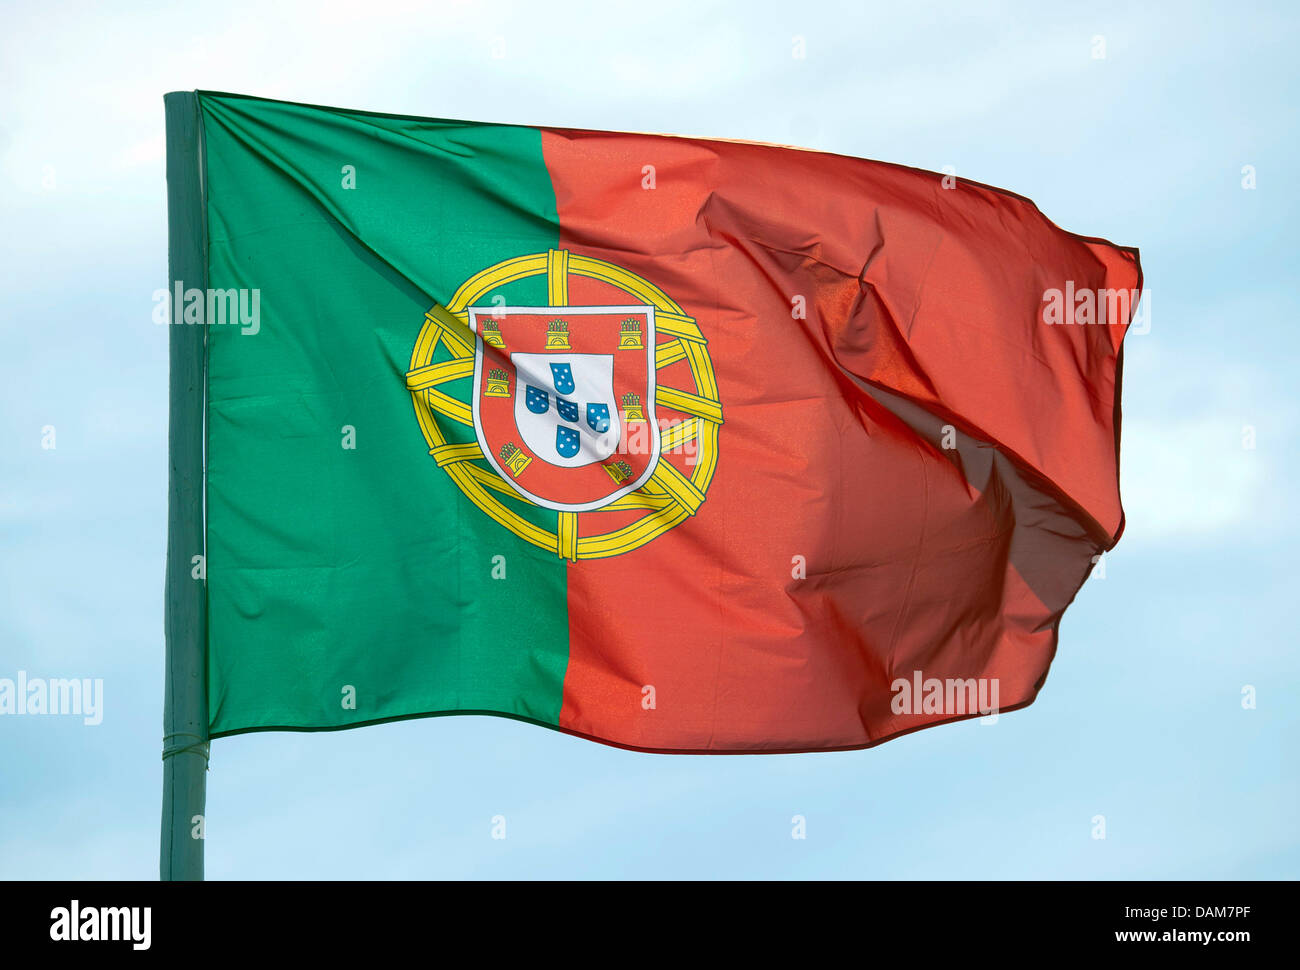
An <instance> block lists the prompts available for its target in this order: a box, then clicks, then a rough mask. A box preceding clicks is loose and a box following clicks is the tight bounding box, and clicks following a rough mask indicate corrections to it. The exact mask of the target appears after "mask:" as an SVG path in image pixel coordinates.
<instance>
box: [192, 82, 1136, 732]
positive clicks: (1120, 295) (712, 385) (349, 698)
mask: <svg viewBox="0 0 1300 970" xmlns="http://www.w3.org/2000/svg"><path fill="white" fill-rule="evenodd" d="M194 103H195V105H196V108H195V110H196V113H197V125H196V127H195V130H194V134H193V136H192V137H190V138H189V142H188V143H187V144H179V143H178V135H177V134H176V133H175V132H173V135H172V142H171V144H170V146H169V150H172V151H180V150H185V151H189V152H193V153H194V154H195V156H196V157H197V159H198V163H197V170H198V172H199V173H200V175H199V178H198V182H197V186H196V191H195V192H193V193H190V194H186V193H185V192H180V191H175V192H173V199H174V203H173V210H172V213H171V219H172V223H171V225H172V231H173V233H174V234H175V233H177V232H178V231H181V232H188V233H191V234H193V235H194V238H196V239H198V240H200V242H201V245H200V247H199V250H198V256H197V258H196V260H195V261H194V262H193V264H192V265H194V266H196V267H197V270H196V271H197V272H198V275H199V276H200V277H202V278H197V279H174V280H173V281H172V287H171V290H170V291H169V293H168V298H167V299H168V302H169V303H170V309H171V320H172V324H173V331H175V330H176V329H177V328H183V329H184V336H186V337H187V338H188V337H189V336H190V335H193V339H196V340H200V341H201V342H202V350H201V363H202V368H201V372H202V377H201V382H200V385H199V386H197V387H195V388H193V394H192V395H191V397H192V399H193V400H195V401H201V408H202V418H203V421H202V424H203V434H204V435H205V439H204V441H203V442H202V444H203V447H204V448H205V449H206V450H205V452H204V455H203V476H204V477H203V483H202V484H203V495H204V506H203V509H202V515H203V519H202V536H203V548H202V549H197V550H194V553H195V555H194V556H193V557H192V562H193V581H194V582H197V583H202V584H205V589H206V600H205V601H204V602H202V603H201V606H200V607H199V608H201V609H203V610H205V611H206V613H205V617H206V619H205V623H204V624H202V626H201V631H202V632H201V636H202V638H203V646H204V655H205V658H206V659H205V660H204V661H203V669H202V670H201V675H202V677H203V679H204V689H205V692H206V700H207V715H206V717H207V726H208V729H209V733H210V736H212V737H220V736H224V735H232V734H239V733H242V732H247V731H257V730H274V729H293V730H323V729H336V728H344V727H351V726H356V725H362V724H371V723H377V722H383V721H390V720H395V719H400V718H411V717H422V716H430V715H440V714H492V715H501V716H505V717H511V718H517V719H520V720H523V721H527V722H531V723H535V724H539V725H544V726H547V727H550V728H554V729H558V730H560V731H564V732H568V733H570V734H573V735H578V736H582V737H586V738H591V739H594V740H598V741H603V742H606V743H610V744H614V745H619V746H624V747H628V748H634V749H640V750H649V751H660V752H718V753H720V752H775V751H811V750H830V749H843V748H856V747H864V746H869V745H872V744H876V743H878V742H880V741H883V740H886V739H889V738H892V737H896V736H898V735H900V734H903V733H905V732H908V731H911V730H915V729H917V728H919V727H924V726H927V725H932V724H937V723H941V722H947V721H953V720H959V719H962V718H966V717H978V716H986V717H990V716H996V714H997V713H998V712H999V711H1001V712H1005V711H1008V710H1011V709H1014V708H1018V707H1022V706H1024V705H1026V704H1029V703H1030V702H1031V701H1033V700H1034V698H1035V697H1036V695H1037V693H1038V691H1039V689H1040V688H1041V687H1042V686H1043V683H1044V680H1045V678H1046V676H1047V672H1048V667H1049V665H1050V663H1051V661H1052V658H1053V655H1054V653H1055V650H1056V647H1057V639H1058V629H1059V626H1060V622H1061V618H1062V614H1063V612H1064V610H1065V608H1066V606H1067V605H1068V604H1069V603H1070V602H1071V600H1072V599H1073V598H1074V596H1075V594H1076V593H1077V592H1078V590H1079V589H1080V587H1081V585H1082V584H1083V582H1084V581H1085V579H1086V578H1087V577H1088V575H1089V573H1090V571H1091V570H1092V569H1093V567H1094V565H1095V564H1097V563H1098V562H1099V560H1100V557H1101V556H1102V554H1103V553H1104V552H1105V550H1107V549H1109V548H1111V547H1112V546H1113V545H1114V544H1115V542H1116V541H1117V540H1118V538H1119V535H1120V532H1121V531H1122V528H1123V513H1122V510H1121V507H1120V499H1119V492H1118V452H1119V431H1120V407H1119V403H1120V373H1121V342H1122V339H1123V337H1124V334H1125V330H1126V329H1127V327H1128V326H1129V324H1130V321H1131V319H1132V318H1133V314H1134V311H1135V308H1136V305H1137V301H1138V298H1139V295H1140V290H1141V272H1140V269H1139V265H1138V256H1137V252H1136V250H1133V249H1129V248H1123V247H1118V246H1115V245H1112V244H1110V243H1108V242H1105V241H1104V240H1100V239H1095V238H1088V237H1083V236H1079V235H1075V234H1073V233H1070V232H1066V231H1063V230H1062V229H1060V228H1058V227H1057V226H1056V225H1054V224H1053V223H1052V222H1051V221H1049V220H1048V219H1047V218H1046V217H1044V216H1043V215H1042V214H1041V213H1040V212H1039V211H1038V209H1037V208H1036V207H1035V206H1034V205H1033V203H1032V202H1030V201H1029V200H1027V199H1025V198H1023V197H1021V196H1018V195H1015V194H1012V193H1010V192H1006V191H1003V190H999V189H994V188H990V187H987V186H984V185H980V184H976V183H972V182H967V181H964V180H961V179H957V178H956V177H954V176H951V175H947V176H945V175H940V174H934V173H930V172H924V171H919V170H916V169H911V168H906V167H902V166H897V165H891V164H884V163H880V162H874V161H866V160H862V159H857V158H848V157H844V156H840V155H834V154H828V153H823V152H815V151H805V150H799V149H792V148H784V147H778V146H772V145H764V144H753V143H746V142H737V141H725V140H714V139H706V138H686V137H671V136H659V135H644V134H628V133H612V132H601V131H585V130H582V131H580V130H570V129H561V128H537V127H526V126H518V125H503V124H479V123H472V122H465V121H449V120H439V119H433V118H419V117H409V116H403V115H391V114H379V113H375V112H368V111H353V110H342V109H337V108H325V107H315V106H308V105H301V104H292V103H285V102H279V101H269V100H262V99H256V98H249V97H243V96H236V95H229V94H216V93H208V92H199V93H198V94H197V95H196V97H195V99H194ZM1079 191H1081V192H1085V193H1086V192H1087V187H1086V186H1082V187H1080V189H1079ZM173 337H174V339H175V337H176V334H175V332H174V333H173ZM174 406H175V405H174ZM196 406H200V405H196ZM178 436H182V437H183V427H182V426H181V425H180V424H178V423H176V420H175V412H174V423H173V442H174V448H175V447H176V444H175V442H176V441H177V438H178ZM180 444H181V445H182V446H186V442H184V441H181V442H180ZM188 447H190V448H191V449H193V447H194V442H192V441H191V442H189V443H188ZM188 453H189V452H187V454H188ZM176 534H177V535H180V534H181V533H176ZM173 566H175V564H173ZM185 568H189V563H188V562H187V563H185ZM182 740H184V738H182Z"/></svg>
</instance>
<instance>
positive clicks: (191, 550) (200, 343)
mask: <svg viewBox="0 0 1300 970" xmlns="http://www.w3.org/2000/svg"><path fill="white" fill-rule="evenodd" d="M163 105H164V108H165V111H166V116H167V262H168V269H169V276H170V286H169V288H168V289H169V292H171V293H172V294H175V292H176V290H177V288H178V287H179V288H180V289H181V290H182V291H184V290H186V289H190V288H192V287H197V288H199V289H201V290H203V291H205V292H206V289H207V229H206V219H205V214H204V187H203V177H204V173H203V147H202V145H203V131H202V123H201V121H200V119H199V100H198V96H197V95H196V94H195V93H194V92H181V93H173V94H168V95H166V96H165V97H164V98H163ZM177 303H178V301H177V300H175V298H174V296H173V297H172V307H171V323H172V325H171V326H170V327H169V330H170V411H169V422H168V430H167V449H168V489H167V586H166V607H165V614H164V621H163V622H164V627H165V633H166V653H167V660H166V675H165V676H166V686H165V698H164V702H163V754H162V756H163V804H162V841H161V853H160V856H159V867H158V868H159V876H160V877H161V878H162V879H167V880H170V879H191V880H196V879H202V878H203V835H204V823H205V820H204V811H205V808H204V803H205V801H206V799H207V770H208V699H207V671H206V645H207V619H208V617H207V580H206V578H204V577H206V574H207V573H206V565H207V563H206V559H198V560H196V558H195V557H199V556H204V555H205V552H206V550H205V548H204V528H203V498H204V475H203V452H204V438H205V428H204V411H205V395H206V390H207V385H206V382H205V379H204V363H205V357H206V337H207V335H206V332H205V328H204V327H202V326H186V325H184V324H182V323H179V320H180V307H179V306H178V305H177Z"/></svg>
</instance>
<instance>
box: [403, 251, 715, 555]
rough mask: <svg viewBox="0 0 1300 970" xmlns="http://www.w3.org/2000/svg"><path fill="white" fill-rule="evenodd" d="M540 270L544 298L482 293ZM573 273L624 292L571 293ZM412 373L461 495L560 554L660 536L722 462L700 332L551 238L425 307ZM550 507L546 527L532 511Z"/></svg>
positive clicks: (617, 551)
mask: <svg viewBox="0 0 1300 970" xmlns="http://www.w3.org/2000/svg"><path fill="white" fill-rule="evenodd" d="M543 275H544V276H545V277H546V291H547V306H546V307H503V306H501V305H500V304H501V302H502V298H501V297H500V296H497V297H496V299H495V300H494V301H493V302H492V304H491V305H489V304H480V301H482V300H484V299H485V298H486V297H488V295H489V294H491V293H493V292H494V291H498V290H500V289H501V288H502V287H504V286H507V285H508V284H511V283H515V282H518V281H520V280H525V279H529V278H532V277H537V276H543ZM571 277H586V278H588V279H592V280H598V281H601V282H603V283H606V284H609V285H611V286H613V287H616V288H617V289H618V290H619V291H622V293H624V294H626V295H627V300H626V301H624V302H621V303H619V304H618V305H616V306H572V305H570V304H569V281H570V278H571ZM439 348H442V352H439ZM523 351H533V352H523ZM581 351H586V352H581ZM678 361H685V362H686V364H687V367H688V368H689V375H690V379H689V381H687V379H686V374H687V371H686V370H683V369H682V368H676V369H675V370H672V371H670V372H669V373H672V374H673V375H675V376H674V377H673V378H671V379H665V380H661V374H663V373H664V372H665V371H666V370H667V369H668V368H670V366H671V365H672V364H675V363H677V362H678ZM548 368H549V370H548ZM637 381H639V382H640V383H639V384H638V383H637ZM683 383H684V384H689V386H686V387H681V386H677V385H678V384H683ZM406 386H407V388H408V389H409V390H410V392H411V400H412V401H413V402H414V405H415V414H416V418H417V419H418V420H419V423H420V430H421V431H422V432H423V434H424V438H425V441H426V442H427V443H428V446H429V454H430V455H431V456H432V457H433V459H434V460H435V461H436V462H437V463H438V466H439V467H440V468H442V469H443V470H444V471H446V472H447V474H448V475H450V476H451V480H452V481H453V482H455V483H456V486H457V487H458V488H459V489H460V490H461V491H462V492H463V493H464V494H465V496H466V497H467V498H469V500H470V501H472V502H473V503H474V504H475V505H477V506H478V507H479V508H480V509H482V510H483V511H484V512H486V513H487V514H488V515H489V516H491V517H492V518H493V519H495V520H496V521H497V522H499V523H500V524H501V525H503V526H505V527H506V528H507V529H509V530H510V531H511V532H513V533H515V534H516V535H517V536H519V537H520V538H522V539H525V540H527V541H528V542H531V543H532V544H533V545H535V546H538V547H540V548H542V549H546V550H548V551H550V552H553V553H555V554H556V555H557V556H559V557H560V558H562V559H567V560H570V561H574V562H576V561H577V560H580V559H600V558H604V557H607V556H617V555H621V554H622V553H625V552H631V551H632V550H634V549H637V548H639V547H640V546H642V545H644V544H645V543H647V542H649V541H650V540H652V539H654V538H655V537H657V536H659V535H662V534H663V533H664V532H667V531H668V530H669V529H671V528H673V527H674V526H676V525H678V524H680V523H681V522H683V521H685V520H686V519H687V518H689V517H690V516H692V515H695V514H696V512H698V511H699V509H700V506H701V504H702V503H703V502H704V500H705V497H706V495H707V492H708V488H709V483H710V481H711V480H712V479H713V474H714V471H715V470H716V468H717V463H718V432H719V429H720V427H721V425H722V405H721V403H720V402H719V399H718V384H717V379H716V377H715V375H714V373H713V363H712V361H711V360H710V359H709V353H708V342H707V341H706V340H705V338H704V335H703V334H702V333H701V332H700V328H699V327H698V326H697V325H696V322H695V320H694V318H692V317H691V316H689V315H688V314H687V313H686V312H685V311H683V309H682V308H681V306H679V305H678V304H677V303H676V302H675V301H674V300H672V299H671V298H670V297H669V296H668V295H667V294H666V293H664V292H663V290H661V289H659V287H657V286H655V285H654V284H653V283H650V282H649V281H647V280H645V279H642V278H641V277H640V276H637V275H636V274H635V273H632V272H629V271H628V270H626V269H624V268H622V267H621V266H617V265H615V264H613V263H610V262H606V261H605V260H602V259H595V258H593V257H590V256H581V255H578V254H576V253H570V252H569V251H567V250H564V249H552V250H548V251H547V252H540V253H531V254H529V255H526V256H516V257H514V258H512V259H507V260H505V261H504V262H500V263H497V264H496V265H495V266H489V267H488V268H487V269H484V270H482V271H481V272H479V273H476V274H475V275H474V276H472V277H470V278H469V279H468V280H466V281H465V282H464V283H463V284H461V286H460V288H459V289H458V290H457V291H456V293H455V295H454V296H453V297H452V299H451V301H450V303H448V304H447V305H446V306H442V305H441V304H435V305H434V306H433V307H432V308H431V309H430V310H429V311H428V312H427V313H426V314H425V319H424V326H423V327H422V328H421V330H420V335H419V337H418V339H417V340H416V342H415V348H414V350H413V351H412V353H411V366H410V370H408V371H407V374H406ZM525 392H526V393H525ZM582 409H585V412H583V410H582ZM583 413H585V417H586V423H585V424H584V422H583V418H582V417H581V416H580V415H582V414H583ZM539 429H540V430H539ZM548 435H549V436H550V437H549V438H548V437H547V436H548ZM638 435H639V436H640V437H639V439H638ZM637 440H641V441H643V442H646V445H645V447H640V448H638V447H636V446H635V442H636V441H637ZM629 443H631V446H630V444H629ZM670 456H671V457H670ZM602 473H603V474H602ZM606 476H607V478H606ZM602 483H603V484H602ZM593 487H594V488H595V492H592V491H591V490H592V488H593ZM584 490H585V492H584ZM547 509H553V510H555V511H554V522H555V525H554V529H553V530H552V529H550V528H547V527H546V525H545V524H539V523H547V522H549V521H551V517H550V516H549V515H547V514H545V510H547ZM539 511H541V514H539ZM638 513H639V514H638Z"/></svg>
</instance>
